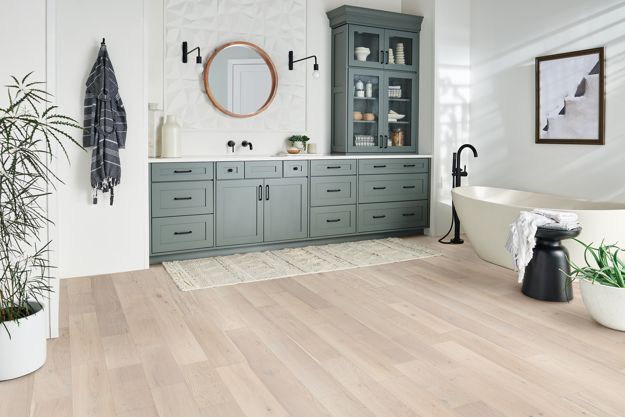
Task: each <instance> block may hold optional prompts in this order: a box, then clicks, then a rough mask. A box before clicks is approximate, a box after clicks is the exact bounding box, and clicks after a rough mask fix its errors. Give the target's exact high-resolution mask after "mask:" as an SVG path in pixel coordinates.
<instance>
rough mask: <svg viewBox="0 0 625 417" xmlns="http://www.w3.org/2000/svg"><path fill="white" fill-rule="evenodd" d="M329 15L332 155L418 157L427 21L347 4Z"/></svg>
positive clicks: (420, 17) (328, 13) (417, 17)
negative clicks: (423, 32) (424, 25)
mask: <svg viewBox="0 0 625 417" xmlns="http://www.w3.org/2000/svg"><path fill="white" fill-rule="evenodd" d="M327 16H328V19H329V24H330V27H331V28H332V77H331V78H332V81H331V94H332V100H331V107H332V110H331V130H332V146H331V147H332V152H333V153H337V154H360V153H381V154H385V153H413V154H414V153H417V151H418V130H419V123H418V115H419V98H418V97H419V41H420V36H419V35H420V31H421V23H422V21H423V17H422V16H415V15H408V14H402V13H394V12H387V11H381V10H374V9H368V8H363V7H356V6H347V5H346V6H341V7H338V8H336V9H334V10H331V11H329V12H327ZM363 50H364V51H365V52H362V51H363ZM363 53H364V54H365V55H362V54H363Z"/></svg>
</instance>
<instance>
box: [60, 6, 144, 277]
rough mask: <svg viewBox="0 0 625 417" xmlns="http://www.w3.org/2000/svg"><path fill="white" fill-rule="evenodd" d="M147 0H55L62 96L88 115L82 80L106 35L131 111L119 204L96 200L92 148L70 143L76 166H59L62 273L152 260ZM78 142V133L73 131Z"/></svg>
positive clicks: (64, 104)
mask: <svg viewBox="0 0 625 417" xmlns="http://www.w3.org/2000/svg"><path fill="white" fill-rule="evenodd" d="M143 16H144V11H143V0H109V1H106V2H104V1H96V0H56V32H55V35H56V46H57V47H56V57H55V59H56V75H57V77H56V81H57V102H58V105H59V106H60V107H61V109H62V110H63V112H64V113H66V114H68V115H70V116H72V117H74V118H75V119H77V120H79V121H81V123H82V121H83V107H82V106H83V100H84V90H85V81H86V78H87V76H88V74H89V71H90V70H91V67H92V65H93V62H94V60H95V58H96V56H97V54H98V50H99V46H100V41H101V39H102V38H103V37H106V43H107V47H108V51H109V54H110V57H111V60H112V63H113V66H114V68H115V72H116V75H117V80H118V83H119V86H120V93H121V96H122V100H123V101H124V104H125V107H126V111H127V117H128V137H127V142H126V149H123V150H121V151H120V155H121V162H122V180H121V185H120V186H119V187H116V189H115V204H114V205H113V206H109V204H108V201H107V199H106V198H103V197H102V196H100V199H99V204H98V205H92V204H91V188H90V182H89V171H90V159H91V150H89V151H88V152H84V151H82V150H80V149H77V148H70V159H71V161H72V165H71V167H66V166H65V165H62V164H61V165H60V166H59V169H58V170H59V175H60V176H61V178H64V179H65V182H66V183H65V185H64V186H62V187H61V188H60V189H59V194H58V200H59V210H58V219H57V226H58V241H59V275H60V276H61V277H63V278H65V277H74V276H84V275H95V274H108V273H113V272H121V271H129V270H135V269H143V268H146V267H147V266H148V247H149V246H148V224H149V223H148V222H149V211H148V175H147V174H148V165H147V139H146V132H147V125H146V118H147V100H146V98H147V95H146V85H145V83H146V82H147V79H146V77H145V76H144V74H145V61H146V57H147V53H146V52H145V51H146V50H145V48H144V47H145V45H144V17H143ZM75 137H76V139H77V140H79V141H80V140H81V134H80V132H77V133H76V135H75Z"/></svg>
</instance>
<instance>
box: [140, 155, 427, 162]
mask: <svg viewBox="0 0 625 417" xmlns="http://www.w3.org/2000/svg"><path fill="white" fill-rule="evenodd" d="M431 157H432V155H416V154H390V155H389V154H384V155H380V154H363V155H353V154H352V155H337V154H302V155H289V154H282V155H275V156H266V155H253V154H252V155H244V154H236V155H202V156H200V155H198V156H182V157H180V158H148V162H150V163H162V162H216V161H275V160H284V159H293V160H297V159H412V158H414V159H418V158H431Z"/></svg>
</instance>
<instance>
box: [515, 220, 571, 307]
mask: <svg viewBox="0 0 625 417" xmlns="http://www.w3.org/2000/svg"><path fill="white" fill-rule="evenodd" d="M581 231H582V229H581V228H578V229H573V230H555V229H546V228H541V227H539V228H538V230H537V231H536V247H535V248H534V255H533V256H532V260H531V261H530V263H529V264H528V265H527V267H526V268H525V276H524V277H523V294H525V295H527V296H528V297H531V298H535V299H537V300H543V301H570V300H571V299H572V298H573V288H572V287H571V280H570V279H569V277H568V276H567V275H566V274H570V272H571V270H570V268H569V262H568V256H569V252H568V251H567V250H566V248H565V247H564V246H562V243H561V241H562V240H564V239H571V238H574V237H577V236H578V235H579V234H580V232H581ZM563 271H564V272H563Z"/></svg>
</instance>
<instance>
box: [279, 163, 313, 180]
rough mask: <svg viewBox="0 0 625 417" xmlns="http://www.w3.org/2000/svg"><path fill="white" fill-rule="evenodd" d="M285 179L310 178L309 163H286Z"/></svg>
mask: <svg viewBox="0 0 625 417" xmlns="http://www.w3.org/2000/svg"><path fill="white" fill-rule="evenodd" d="M284 176H285V177H306V176H308V161H284Z"/></svg>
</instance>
